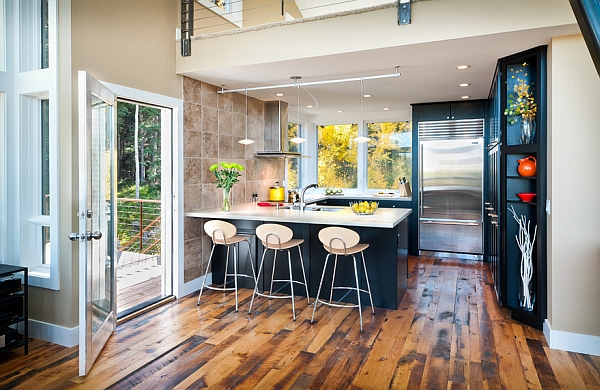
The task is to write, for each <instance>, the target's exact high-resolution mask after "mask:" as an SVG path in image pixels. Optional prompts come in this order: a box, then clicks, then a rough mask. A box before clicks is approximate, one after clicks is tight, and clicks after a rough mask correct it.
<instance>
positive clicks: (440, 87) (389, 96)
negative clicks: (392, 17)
mask: <svg viewBox="0 0 600 390" xmlns="http://www.w3.org/2000/svg"><path fill="white" fill-rule="evenodd" d="M398 28H399V29H401V28H402V26H399V27H398ZM577 32H578V29H577V26H573V25H571V26H559V27H549V28H540V29H533V30H532V29H530V30H525V31H518V32H510V33H502V34H494V35H487V36H477V37H470V38H464V39H454V40H446V41H438V42H432V43H425V44H418V45H408V46H407V45H405V46H398V47H392V48H385V49H376V50H368V51H359V52H350V53H344V54H338V55H330V56H322V57H312V58H304V59H299V60H293V61H281V62H270V63H264V64H258V65H249V66H235V67H222V68H218V69H210V70H205V71H198V72H191V73H187V74H186V75H187V76H190V77H194V78H197V79H199V80H202V81H205V82H208V83H211V84H214V85H217V86H220V85H224V86H225V89H228V90H231V89H243V88H252V87H260V86H267V85H280V84H290V83H293V80H291V79H290V77H292V76H301V77H302V79H301V80H300V82H301V83H302V82H311V81H319V80H335V79H344V78H354V77H361V76H362V77H366V76H372V75H380V74H390V73H394V72H395V67H396V66H399V70H400V73H401V76H400V77H398V78H386V79H379V80H365V81H364V82H363V93H364V94H371V95H372V97H371V98H368V99H367V98H365V99H362V104H363V109H362V112H363V115H364V114H366V113H377V112H379V113H381V112H382V110H383V108H384V107H389V108H390V112H392V111H402V110H404V111H406V110H410V104H411V103H423V102H440V101H455V100H461V97H462V96H470V99H486V98H487V97H488V94H489V91H490V86H491V82H492V79H493V76H494V71H495V66H496V62H497V60H498V59H499V58H502V57H505V56H508V55H511V54H514V53H518V52H520V51H523V50H526V49H529V48H533V47H536V46H539V45H546V44H548V43H549V42H550V40H551V38H552V37H553V36H558V35H566V34H573V33H577ZM460 64H468V65H470V68H469V69H467V70H456V69H455V66H456V65H460ZM461 83H469V84H470V85H469V86H468V87H459V84H461ZM279 92H280V93H283V94H284V96H283V97H281V98H279V99H281V100H285V101H287V102H288V103H289V104H290V108H291V109H292V111H291V113H290V118H291V119H293V117H294V112H295V111H296V107H297V105H298V104H297V101H298V95H297V93H298V90H297V89H296V88H293V87H289V88H281V89H267V90H257V91H248V95H249V96H251V97H255V98H257V99H260V100H264V101H268V100H276V99H278V97H276V96H275V94H276V93H279ZM309 104H310V105H314V106H315V107H313V108H306V106H307V105H309ZM360 106H361V99H360V82H349V83H337V84H328V85H318V86H307V87H303V88H301V91H300V113H301V115H309V116H329V115H336V111H337V110H342V111H344V113H345V114H350V113H354V114H355V115H356V114H357V113H360ZM403 119H404V118H403ZM406 119H408V118H406Z"/></svg>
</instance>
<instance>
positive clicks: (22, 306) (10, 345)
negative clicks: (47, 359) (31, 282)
mask: <svg viewBox="0 0 600 390" xmlns="http://www.w3.org/2000/svg"><path fill="white" fill-rule="evenodd" d="M20 273H22V274H23V284H21V279H20V278H18V277H17V276H18V274H20ZM27 281H28V273H27V268H26V267H17V266H13V265H6V264H0V355H1V354H3V353H5V352H8V351H12V350H13V349H15V348H19V347H24V354H25V355H27V354H28V353H29V351H28V345H27V341H28V337H29V324H28V318H29V316H28V299H29V298H28V282H27ZM19 324H22V329H23V333H22V334H21V333H19V331H18V329H17V326H18V325H19Z"/></svg>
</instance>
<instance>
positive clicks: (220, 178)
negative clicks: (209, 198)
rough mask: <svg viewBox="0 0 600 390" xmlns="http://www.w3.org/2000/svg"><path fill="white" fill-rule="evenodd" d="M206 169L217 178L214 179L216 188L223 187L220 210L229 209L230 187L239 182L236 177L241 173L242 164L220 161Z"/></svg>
mask: <svg viewBox="0 0 600 390" xmlns="http://www.w3.org/2000/svg"><path fill="white" fill-rule="evenodd" d="M208 169H209V171H211V172H212V173H214V174H215V177H216V178H217V180H215V184H216V185H217V188H222V189H223V206H222V207H221V210H223V211H230V210H231V199H230V194H231V187H233V185H234V184H235V183H237V182H239V180H238V177H239V176H240V175H241V173H240V171H243V170H244V166H243V165H240V164H236V163H230V162H220V163H217V164H213V165H211V166H210V168H208Z"/></svg>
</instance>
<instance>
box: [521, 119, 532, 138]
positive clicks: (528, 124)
mask: <svg viewBox="0 0 600 390" xmlns="http://www.w3.org/2000/svg"><path fill="white" fill-rule="evenodd" d="M534 142H535V119H534V118H532V117H522V118H521V144H523V145H526V144H532V143H534Z"/></svg>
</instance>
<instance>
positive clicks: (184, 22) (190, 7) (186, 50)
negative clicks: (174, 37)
mask: <svg viewBox="0 0 600 390" xmlns="http://www.w3.org/2000/svg"><path fill="white" fill-rule="evenodd" d="M192 34H194V0H181V56H182V57H189V56H191V55H192Z"/></svg>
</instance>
